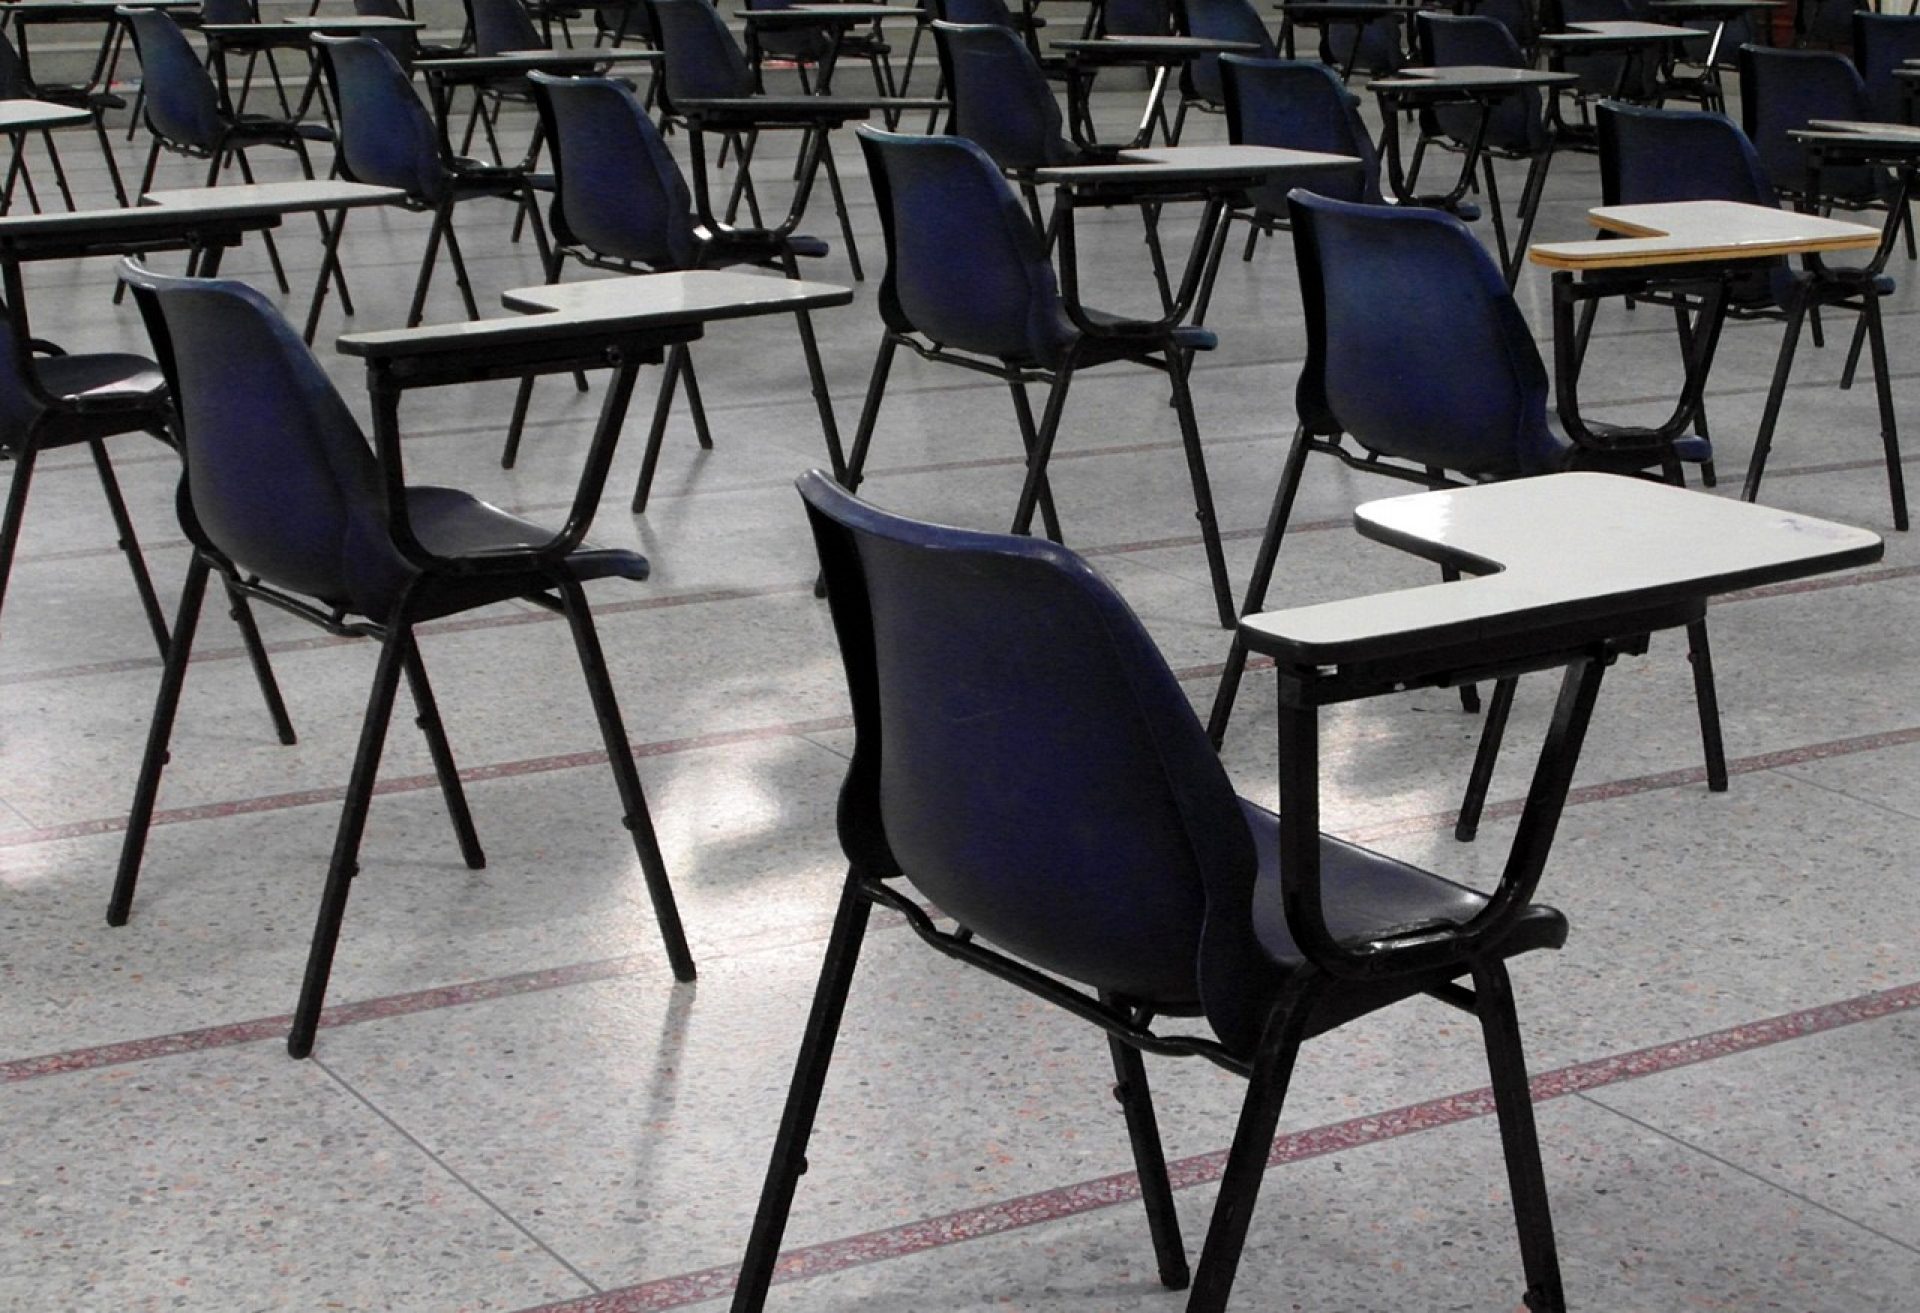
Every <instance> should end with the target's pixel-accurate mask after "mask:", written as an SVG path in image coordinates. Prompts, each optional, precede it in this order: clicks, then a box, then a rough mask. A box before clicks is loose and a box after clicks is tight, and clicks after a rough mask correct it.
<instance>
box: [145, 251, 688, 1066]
mask: <svg viewBox="0 0 1920 1313" xmlns="http://www.w3.org/2000/svg"><path fill="white" fill-rule="evenodd" d="M122 277H124V278H125V279H126V280H127V281H128V282H129V283H130V284H131V285H132V286H133V288H134V293H135V297H136V299H137V300H138V301H139V304H140V309H141V313H142V315H143V317H144V318H145V320H146V322H147V328H148V332H149V334H150V335H151V336H152V338H153V341H154V347H155V351H156V354H157V355H158V357H159V359H160V363H161V365H162V367H163V368H164V369H165V371H166V376H167V382H168V385H169V386H170V387H171V389H172V391H173V395H174V398H175V400H176V402H177V404H178V407H179V415H180V435H179V436H180V448H181V457H182V460H183V462H184V464H185V476H184V477H183V479H182V480H181V484H180V496H179V501H178V504H179V511H180V525H181V529H182V530H183V531H184V532H185V534H186V536H187V538H188V540H189V541H190V543H191V544H192V547H193V559H192V563H191V564H190V566H189V567H188V570H187V579H186V585H185V588H184V589H183V591H182V593H181V598H180V610H179V613H178V618H177V619H176V620H175V622H174V638H173V645H172V647H171V649H170V650H169V652H168V654H167V665H166V670H165V673H164V674H163V675H162V677H161V682H160V692H159V697H158V700H157V701H156V703H155V706H154V714H153V722H152V727H151V729H150V731H149V734H148V738H147V747H146V753H145V756H144V758H143V760H142V762H141V767H140V778H139V783H138V785H137V787H136V789H135V791H134V799H133V806H132V808H131V811H130V814H129V816H128V820H127V832H126V839H125V843H124V845H123V847H122V849H121V854H120V868H119V873H118V876H117V878H116V880H115V883H114V890H113V897H112V901H111V903H110V904H109V908H108V913H107V919H108V921H109V922H110V923H111V924H113V925H124V924H125V923H126V920H127V917H128V915H129V913H130V912H131V910H132V905H133V895H134V886H135V882H136V881H137V880H138V878H139V873H140V865H141V858H142V854H143V852H144V849H145V845H146V837H147V829H148V826H149V824H150V823H151V821H152V817H153V807H154V802H155V799H156V797H157V795H158V792H159V787H160V775H161V771H162V769H163V768H164V766H165V765H166V763H167V760H168V753H169V751H170V744H171V740H172V734H173V720H174V713H175V711H176V709H177V707H178V705H179V698H180V689H181V685H182V683H183V682H184V680H185V678H186V673H187V663H188V660H189V659H190V657H191V654H192V650H193V641H194V632H195V627H196V625H197V623H198V620H199V615H200V607H201V600H202V597H203V595H204V593H205V589H206V584H207V579H208V576H209V575H210V574H218V575H219V576H220V577H221V578H222V579H223V580H224V581H225V582H226V584H227V586H228V588H229V589H230V590H233V591H236V592H238V593H240V594H242V595H244V596H246V597H250V598H257V599H259V600H261V601H264V602H267V603H269V604H271V605H273V606H275V607H277V608H279V609H281V610H283V611H286V612H288V613H290V614H292V615H295V616H298V617H300V618H301V619H304V620H307V621H310V622H312V623H313V624H315V625H317V626H318V627H320V628H321V629H323V630H325V631H327V632H328V633H331V634H336V635H343V636H361V637H368V638H373V639H376V640H377V641H378V642H379V644H380V659H379V663H378V666H377V667H376V670H375V673H374V677H373V686H372V689H371V691H370V693H369V696H368V699H367V707H366V712H365V717H364V720H363V722H362V726H361V732H360V740H359V748H358V751H357V753H356V755H355V757H354V763H353V770H352V773H351V776H350V778H349V780H348V784H347V789H346V798H345V802H344V805H343V807H342V809H341V815H340V825H339V830H338V832H337V834H336V837H335V842H334V848H333V856H332V859H331V862H330V865H329V867H328V872H327V879H326V884H325V887H324V892H323V893H322V896H321V902H320V914H319V919H318V923H317V925H316V928H315V931H314V939H313V948H312V953H311V955H310V956H309V958H308V961H307V970H306V978H305V982H304V984H303V985H302V987H301V991H300V1000H299V1005H298V1007H297V1009H296V1011H295V1013H294V1020H293V1027H292V1032H291V1034H290V1035H289V1037H288V1041H287V1048H288V1051H289V1052H290V1053H292V1054H293V1056H295V1057H305V1056H306V1055H307V1054H308V1053H309V1052H310V1051H311V1050H312V1047H313V1038H314V1032H315V1029H316V1028H317V1026H318V1025H319V1021H320V1010H321V1006H322V1004H323V1003H324V1001H325V997H326V988H327V977H328V974H329V972H330V970H331V967H332V963H333V953H334V946H335V944H336V943H337V941H338V938H339V934H340V925H341V919H342V917H343V915H344V914H345V910H346V900H347V892H348V888H349V886H350V884H351V882H352V880H353V877H354V875H355V873H356V869H357V862H358V856H359V848H360V838H361V833H362V830H363V827H364V826H365V823H366V818H367V810H368V806H369V803H370V802H371V799H372V794H373V788H374V778H375V775H376V773H377V771H378V770H379V766H380V754H381V750H382V748H383V746H384V744H385V740H386V733H387V723H388V719H389V717H390V715H391V713H392V710H393V702H394V695H395V692H396V690H397V686H398V684H399V682H400V678H401V676H402V675H403V674H404V675H405V676H406V680H407V686H408V689H409V691H410V692H411V694H412V697H413V701H414V706H415V710H416V712H417V713H418V723H419V725H420V727H421V729H422V730H423V731H424V733H425V735H426V739H427V746H428V748H429V750H430V752H431V755H432V758H433V765H434V772H435V774H436V775H437V777H438V779H439V782H440V787H441V791H442V793H443V795H444V797H445V800H446V805H447V810H448V813H449V816H450V818H451V819H452V822H453V828H454V833H455V835H456V837H457V839H458V842H459V846H460V852H461V856H462V857H463V858H464V859H465V861H466V864H467V866H468V867H469V868H471V869H475V870H478V869H479V868H481V867H482V866H483V865H484V864H485V862H486V857H485V854H484V852H483V851H482V849H481V847H480V841H479V838H478V836H477V835H476V834H475V832H474V828H473V821H472V818H471V816H470V815H469V813H468V810H467V803H466V798H465V795H464V792H463V790H462V787H461V784H460V776H459V773H458V771H457V770H456V768H455V765H454V759H453V753H452V750H451V749H450V748H449V747H448V744H447V738H446V732H445V730H444V728H443V727H442V725H441V722H440V716H439V712H438V710H437V709H436V707H435V704H434V699H433V690H432V686H431V685H430V684H429V682H428V680H427V671H426V666H425V664H424V662H423V660H422V657H421V652H420V648H419V645H418V644H417V642H416V641H415V636H414V629H415V626H416V625H419V624H421V623H423V622H425V621H428V620H433V619H436V618H440V617H444V616H449V615H455V614H459V613H461V612H465V611H470V610H473V609H475V608H477V607H482V606H488V605H492V604H494V603H498V602H503V601H508V600H512V599H523V600H527V601H532V602H534V603H537V604H539V605H543V606H546V607H548V608H550V609H552V610H555V611H559V612H561V613H562V614H564V615H565V616H566V618H567V622H568V625H569V626H570V628H571V630H572V635H573V640H574V644H575V646H576V648H577V649H578V652H579V656H580V665H581V670H582V672H583V673H584V675H585V676H586V681H587V686H588V690H589V692H590V693H591V695H592V700H593V704H594V710H595V713H596V715H597V717H598V719H599V721H600V729H601V734H602V738H603V740H604V743H605V747H606V751H607V755H608V758H609V760H610V763H611V765H612V767H613V772H614V778H615V781H616V783H617V784H618V788H619V793H620V798H621V802H622V805H623V808H624V810H625V813H626V816H625V823H626V825H627V827H628V828H629V829H630V830H631V831H632V834H633V843H634V848H635V851H636V853H637V854H638V855H639V859H640V865H641V869H642V871H643V872H644V874H645V877H646V882H647V890H648V893H649V894H650V896H651V897H652V900H653V907H654V913H655V916H656V918H657V919H658V921H659V923H660V933H661V937H662V939H663V940H664V941H665V944H666V948H667V956H668V959H669V960H670V961H671V963H672V965H673V972H674V976H675V977H676V978H677V979H680V980H691V979H692V978H693V973H694V967H693V959H692V957H691V956H690V955H689V953H688V951H687V946H686V940H685V937H684V935H683V934H682V932H681V929H680V921H679V915H678V912H677V911H676V909H675V905H674V899H673V890H672V886H671V885H670V884H669V883H668V880H667V873H666V868H665V866H664V865H663V863H662V861H661V858H660V851H659V846H658V844H657V843H656V842H655V840H654V835H653V829H652V824H651V822H650V821H649V819H648V815H647V806H646V799H645V797H644V795H643V794H642V793H641V790H640V781H639V777H638V776H637V774H636V773H635V771H634V767H633V757H632V753H631V751H630V749H629V747H628V744H627V738H626V732H625V730H624V729H623V728H622V726H621V722H620V712H619V706H618V704H617V702H616V701H615V699H614V695H613V690H612V687H611V685H610V684H609V683H608V681H607V674H606V666H605V662H604V660H603V658H602V655H601V651H600V645H599V639H598V637H597V635H596V633H595V630H594V625H593V617H592V613H591V612H590V611H589V609H588V607H587V599H586V594H585V592H584V591H583V589H582V585H583V584H585V583H587V582H590V581H592V580H595V579H613V578H617V579H634V580H638V579H644V578H646V575H647V562H646V560H645V559H644V558H642V557H640V556H638V555H636V554H634V553H632V552H627V551H615V550H611V549H601V548H593V547H588V546H583V545H577V544H574V543H572V542H571V541H570V537H571V536H570V535H550V534H549V533H548V531H547V530H546V529H544V528H542V527H540V526H539V525H535V524H530V523H528V522H527V521H525V520H521V519H519V518H517V517H515V516H512V515H509V514H507V513H506V512H505V511H502V510H499V509H498V508H496V507H493V506H489V505H488V504H487V503H485V502H483V501H480V500H478V499H476V498H474V497H472V496H469V495H468V494H467V493H464V492H461V491H459V490H457V489H454V488H437V487H425V486H408V485H406V484H405V483H404V482H403V481H402V476H401V474H400V470H399V468H398V466H397V465H395V464H392V463H391V462H393V461H396V460H397V459H398V435H397V434H389V435H387V436H386V438H385V439H383V441H385V442H386V443H387V444H388V447H389V449H388V450H383V452H382V455H381V457H380V458H379V459H376V457H375V455H374V452H373V449H372V448H371V447H370V446H369V445H368V442H367V439H366V437H365V435H364V434H363V433H362V432H361V430H360V427H359V425H358V424H357V423H356V422H355V420H354V418H353V416H352V413H351V412H350V411H349V410H348V409H347V406H346V404H345V402H344V401H342V399H341V397H340V395H339V393H337V392H336V391H335V390H334V388H333V385H332V383H330V382H329V381H328V379H327V376H326V374H325V372H324V371H323V370H322V369H321V367H320V364H319V362H318V361H317V360H315V359H314V357H313V354H312V352H310V351H309V350H308V349H307V348H306V347H305V346H303V345H302V344H301V342H300V341H299V339H298V338H297V337H296V336H295V334H294V332H293V330H292V328H291V327H290V326H289V325H288V324H287V323H286V322H285V321H284V320H283V319H282V318H281V317H280V316H279V314H278V313H276V312H275V311H274V309H273V308H272V307H271V306H270V305H269V304H268V303H267V302H266V300H265V299H264V298H263V297H262V296H261V295H260V294H259V293H258V292H255V291H254V290H253V289H251V288H249V287H247V286H245V285H244V284H242V283H237V282H231V281H208V280H196V279H187V278H171V277H164V276H162V275H159V274H154V273H150V272H147V271H146V270H143V269H141V268H139V267H138V266H137V265H134V264H132V263H131V262H129V263H128V264H127V265H126V266H125V267H124V269H123V273H122Z"/></svg>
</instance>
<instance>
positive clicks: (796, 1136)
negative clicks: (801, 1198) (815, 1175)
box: [730, 868, 873, 1313]
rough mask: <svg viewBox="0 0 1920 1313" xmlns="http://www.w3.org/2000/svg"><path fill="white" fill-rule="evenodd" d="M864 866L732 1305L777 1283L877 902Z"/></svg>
mask: <svg viewBox="0 0 1920 1313" xmlns="http://www.w3.org/2000/svg"><path fill="white" fill-rule="evenodd" d="M860 880H861V876H860V872H859V870H858V869H857V868H856V869H854V870H852V871H849V872H848V873H847V883H846V885H845V886H844V887H843V888H842V889H841V891H840V908H839V910H838V911H837V912H836V913H835V914H834V918H833V933H832V935H831V936H830V937H829V938H828V940H827V955H826V960H825V961H824V962H822V963H821V964H820V982H819V984H817V985H816V986H814V991H813V1007H812V1009H811V1010H810V1011H809V1012H808V1013H807V1029H806V1034H805V1035H804V1036H803V1037H802V1038H801V1040H800V1054H799V1057H797V1058H796V1059H795V1060H794V1065H793V1080H792V1082H791V1083H790V1084H789V1085H788V1086H787V1104H786V1107H785V1109H784V1110H783V1111H782V1112H781V1114H780V1130H779V1133H778V1134H777V1135H775V1136H774V1140H773V1157H772V1161H771V1162H769V1163H768V1164H767V1179H766V1182H765V1184H763V1185H762V1186H761V1187H760V1204H759V1207H758V1208H756V1209H755V1210H754V1214H753V1233H752V1235H751V1237H750V1238H749V1239H748V1241H747V1253H746V1257H744V1258H743V1259H741V1261H740V1276H739V1279H738V1280H737V1281H736V1282H735V1284H734V1287H733V1303H732V1305H731V1306H730V1308H731V1310H732V1313H760V1310H761V1309H763V1308H765V1307H766V1302H767V1288H768V1287H769V1286H771V1285H772V1284H773V1267H774V1263H775V1262H776V1261H777V1260H778V1259H779V1257H780V1238H781V1237H782V1236H783V1235H785V1234H786V1230H787V1216H788V1214H789V1213H791V1212H792V1210H793V1192H794V1190H795V1188H796V1187H797V1186H798V1185H799V1184H800V1177H801V1176H802V1174H804V1173H805V1172H806V1170H807V1141H808V1139H810V1138H811V1137H812V1135H813V1120H814V1117H815V1115H816V1114H817V1113H818V1112H819V1110H820V1092H821V1090H822V1089H824V1088H825V1086H826V1083H827V1069H828V1067H829V1066H831V1065H832V1063H833V1045H834V1041H835V1040H837V1039H838V1038H839V1037H840V1019H841V1017H842V1016H843V1015H844V1014H845V1012H846V1009H847V993H848V991H849V990H850V989H851V988H852V986H853V972H854V968H855V967H856V966H858V965H859V962H860V945H861V942H862V941H863V940H864V939H865V938H866V933H867V919H868V917H869V916H871V915H872V912H873V905H872V904H871V903H869V902H868V901H867V898H866V895H865V894H864V893H862V892H861V889H860Z"/></svg>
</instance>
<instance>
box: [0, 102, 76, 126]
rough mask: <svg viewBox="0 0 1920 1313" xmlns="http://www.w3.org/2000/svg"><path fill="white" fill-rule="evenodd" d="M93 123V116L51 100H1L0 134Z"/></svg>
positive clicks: (73, 106) (72, 106)
mask: <svg viewBox="0 0 1920 1313" xmlns="http://www.w3.org/2000/svg"><path fill="white" fill-rule="evenodd" d="M91 122H93V115H92V114H91V113H89V112H88V111H86V110H84V109H81V108H79V107H78V106H75V105H56V104H54V103H53V102H52V101H50V100H0V132H38V131H39V130H40V129H42V128H70V127H75V126H77V125H79V124H82V123H91Z"/></svg>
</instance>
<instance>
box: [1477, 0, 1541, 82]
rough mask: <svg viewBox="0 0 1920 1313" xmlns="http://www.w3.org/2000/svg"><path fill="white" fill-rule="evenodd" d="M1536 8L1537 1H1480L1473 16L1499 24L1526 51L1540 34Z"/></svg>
mask: <svg viewBox="0 0 1920 1313" xmlns="http://www.w3.org/2000/svg"><path fill="white" fill-rule="evenodd" d="M1535 7H1536V6H1535V0H1480V3H1479V4H1477V5H1475V6H1474V7H1473V14H1474V17H1476V18H1485V19H1488V20H1490V21H1492V22H1495V23H1498V24H1499V25H1500V26H1501V27H1503V28H1505V29H1506V31H1507V35H1508V36H1510V37H1512V38H1513V41H1514V44H1515V45H1517V46H1519V47H1520V48H1522V49H1526V48H1528V47H1530V46H1531V45H1532V44H1533V39H1534V37H1536V36H1537V35H1539V32H1540V23H1539V20H1538V18H1537V17H1536V16H1535V12H1534V11H1535ZM1502 67H1505V66H1504V65H1502Z"/></svg>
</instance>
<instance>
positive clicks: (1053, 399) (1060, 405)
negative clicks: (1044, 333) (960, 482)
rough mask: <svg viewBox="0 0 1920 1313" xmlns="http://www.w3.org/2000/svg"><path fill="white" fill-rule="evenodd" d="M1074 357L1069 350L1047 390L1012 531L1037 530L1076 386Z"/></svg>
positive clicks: (1015, 507) (1014, 511)
mask: <svg viewBox="0 0 1920 1313" xmlns="http://www.w3.org/2000/svg"><path fill="white" fill-rule="evenodd" d="M1073 371H1074V358H1073V353H1072V352H1071V351H1069V352H1068V353H1067V358H1066V359H1065V360H1064V361H1063V362H1061V365H1060V368H1059V369H1057V370H1056V371H1054V375H1053V386H1052V387H1051V388H1049V389H1048V391H1047V408H1046V409H1045V410H1044V411H1042V412H1041V415H1040V427H1039V429H1038V430H1036V431H1035V434H1034V441H1033V453H1032V454H1031V455H1030V456H1028V457H1027V477H1026V481H1025V482H1024V483H1023V484H1022V485H1021V487H1020V500H1019V501H1018V502H1016V503H1014V508H1013V529H1012V532H1014V533H1019V534H1025V533H1031V532H1032V531H1033V512H1034V508H1035V507H1036V506H1037V505H1038V504H1039V500H1040V489H1041V488H1042V487H1043V486H1045V484H1046V482H1047V462H1048V460H1049V459H1051V458H1052V456H1053V442H1054V439H1055V438H1057V437H1058V436H1059V434H1060V415H1061V412H1062V411H1064V410H1065V409H1066V406H1067V390H1068V389H1069V388H1070V387H1072V386H1073Z"/></svg>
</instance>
